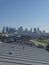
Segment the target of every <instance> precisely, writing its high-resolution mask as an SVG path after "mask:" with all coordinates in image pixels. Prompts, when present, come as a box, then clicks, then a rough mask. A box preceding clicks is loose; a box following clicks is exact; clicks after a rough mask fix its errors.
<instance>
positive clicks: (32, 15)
mask: <svg viewBox="0 0 49 65" xmlns="http://www.w3.org/2000/svg"><path fill="white" fill-rule="evenodd" d="M3 26H8V27H14V28H16V29H17V28H19V26H22V27H23V28H24V29H25V28H27V29H30V28H34V27H36V28H37V27H39V28H40V29H41V30H42V31H43V30H45V31H46V32H49V0H0V31H1V30H2V27H3Z"/></svg>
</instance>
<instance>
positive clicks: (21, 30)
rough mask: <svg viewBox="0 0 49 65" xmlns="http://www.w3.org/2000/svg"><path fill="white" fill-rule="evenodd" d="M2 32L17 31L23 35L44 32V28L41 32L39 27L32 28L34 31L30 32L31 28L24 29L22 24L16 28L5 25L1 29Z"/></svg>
mask: <svg viewBox="0 0 49 65" xmlns="http://www.w3.org/2000/svg"><path fill="white" fill-rule="evenodd" d="M2 32H3V33H4V32H6V33H15V32H16V33H17V34H23V35H32V34H33V33H37V34H41V33H45V30H44V31H43V32H42V31H41V30H40V29H39V27H38V28H34V31H33V32H32V28H31V29H30V30H28V29H27V28H26V29H25V30H24V29H23V27H22V26H20V27H19V28H18V29H17V30H16V28H11V27H5V26H3V30H2Z"/></svg>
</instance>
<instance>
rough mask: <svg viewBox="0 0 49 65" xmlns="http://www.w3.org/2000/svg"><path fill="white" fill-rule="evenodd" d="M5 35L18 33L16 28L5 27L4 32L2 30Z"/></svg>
mask: <svg viewBox="0 0 49 65" xmlns="http://www.w3.org/2000/svg"><path fill="white" fill-rule="evenodd" d="M2 32H3V33H5V32H6V33H14V32H16V29H15V28H11V27H5V26H3V30H2Z"/></svg>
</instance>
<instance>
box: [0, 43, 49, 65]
mask: <svg viewBox="0 0 49 65" xmlns="http://www.w3.org/2000/svg"><path fill="white" fill-rule="evenodd" d="M23 46H24V49H23ZM0 65H49V52H48V51H46V50H45V49H41V48H37V47H35V46H32V47H31V46H29V45H21V44H14V43H13V44H8V43H2V44H0Z"/></svg>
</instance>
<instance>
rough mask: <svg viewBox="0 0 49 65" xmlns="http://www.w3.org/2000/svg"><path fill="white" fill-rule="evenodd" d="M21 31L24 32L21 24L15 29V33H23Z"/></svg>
mask: <svg viewBox="0 0 49 65" xmlns="http://www.w3.org/2000/svg"><path fill="white" fill-rule="evenodd" d="M23 33H24V31H23V28H22V26H20V27H19V28H18V30H17V34H23Z"/></svg>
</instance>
